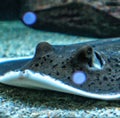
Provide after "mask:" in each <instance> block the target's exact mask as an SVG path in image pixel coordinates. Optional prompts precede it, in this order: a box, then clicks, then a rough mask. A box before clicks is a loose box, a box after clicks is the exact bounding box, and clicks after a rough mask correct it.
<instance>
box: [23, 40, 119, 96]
mask: <svg viewBox="0 0 120 118" xmlns="http://www.w3.org/2000/svg"><path fill="white" fill-rule="evenodd" d="M94 54H96V55H97V59H98V60H99V62H100V65H101V69H99V68H97V67H94V64H93V63H94V62H93V57H94ZM25 69H30V70H32V71H35V72H40V73H44V74H46V75H50V76H51V77H54V78H56V79H59V80H61V81H62V82H64V83H66V84H68V85H70V86H74V87H76V88H79V89H81V90H85V91H88V92H92V93H99V94H102V93H106V94H107V93H108V94H110V93H111V94H116V93H120V39H115V40H113V39H110V40H103V41H95V42H89V43H81V44H73V45H68V46H67V45H62V46H54V45H50V44H49V43H47V42H42V43H39V44H38V45H37V48H36V53H35V56H34V58H33V60H32V61H30V62H29V63H28V64H26V65H25V66H24V67H23V68H22V69H21V70H25ZM76 71H83V72H84V73H85V74H86V77H87V80H86V82H84V83H83V84H82V85H78V84H75V83H74V82H73V81H72V75H73V73H74V72H76Z"/></svg>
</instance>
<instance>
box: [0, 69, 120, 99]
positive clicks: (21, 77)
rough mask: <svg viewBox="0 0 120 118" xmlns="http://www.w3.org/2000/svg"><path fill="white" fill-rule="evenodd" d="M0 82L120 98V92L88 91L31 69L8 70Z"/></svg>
mask: <svg viewBox="0 0 120 118" xmlns="http://www.w3.org/2000/svg"><path fill="white" fill-rule="evenodd" d="M0 83H3V84H7V85H12V86H18V87H25V88H33V89H49V90H55V91H60V92H64V93H70V94H75V95H79V96H85V97H89V98H96V99H103V100H118V99H120V94H116V95H107V94H96V93H90V92H86V91H83V90H80V89H76V88H74V87H72V86H69V85H66V84H64V83H63V82H61V81H59V80H56V79H55V78H52V77H50V76H48V75H44V74H39V73H34V72H32V71H30V70H25V71H24V72H22V71H18V72H14V71H11V72H8V73H6V74H5V75H3V76H0Z"/></svg>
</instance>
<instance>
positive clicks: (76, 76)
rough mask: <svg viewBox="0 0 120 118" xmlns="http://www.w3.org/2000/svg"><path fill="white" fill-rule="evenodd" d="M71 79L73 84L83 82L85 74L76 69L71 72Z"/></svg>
mask: <svg viewBox="0 0 120 118" xmlns="http://www.w3.org/2000/svg"><path fill="white" fill-rule="evenodd" d="M72 80H73V82H74V83H75V84H83V83H84V82H85V81H86V75H85V73H84V72H82V71H77V72H75V73H74V74H73V77H72Z"/></svg>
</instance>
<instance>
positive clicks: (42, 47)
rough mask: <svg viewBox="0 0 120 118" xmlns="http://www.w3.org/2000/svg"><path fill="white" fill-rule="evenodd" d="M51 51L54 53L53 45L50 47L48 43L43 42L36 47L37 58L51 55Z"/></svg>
mask: <svg viewBox="0 0 120 118" xmlns="http://www.w3.org/2000/svg"><path fill="white" fill-rule="evenodd" d="M50 51H53V47H52V45H50V44H49V43H47V42H41V43H39V44H38V45H37V47H36V53H35V56H40V55H41V56H42V55H44V54H47V53H49V52H50Z"/></svg>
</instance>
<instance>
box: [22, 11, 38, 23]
mask: <svg viewBox="0 0 120 118" xmlns="http://www.w3.org/2000/svg"><path fill="white" fill-rule="evenodd" d="M36 19H37V17H36V14H35V13H33V12H26V13H25V14H24V16H23V22H24V23H25V24H26V25H32V24H34V23H35V22H36Z"/></svg>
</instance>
